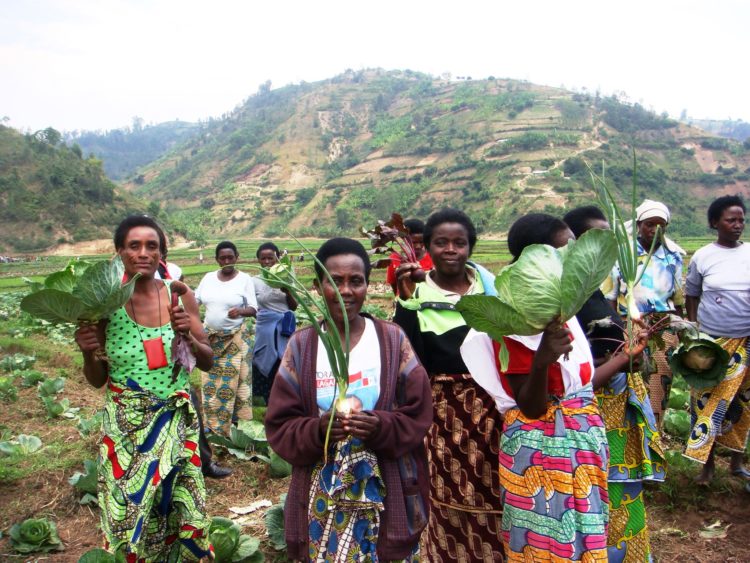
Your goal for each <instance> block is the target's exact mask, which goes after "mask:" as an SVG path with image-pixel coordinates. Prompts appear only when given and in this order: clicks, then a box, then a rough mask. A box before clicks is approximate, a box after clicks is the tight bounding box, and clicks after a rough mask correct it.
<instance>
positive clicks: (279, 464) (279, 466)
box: [268, 450, 292, 479]
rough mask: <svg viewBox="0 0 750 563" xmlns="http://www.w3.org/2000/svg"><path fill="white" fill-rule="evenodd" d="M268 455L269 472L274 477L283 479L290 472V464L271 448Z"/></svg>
mask: <svg viewBox="0 0 750 563" xmlns="http://www.w3.org/2000/svg"><path fill="white" fill-rule="evenodd" d="M268 457H269V464H268V465H269V474H270V475H271V477H273V478H275V479H283V478H284V477H289V476H290V475H291V474H292V464H291V463H289V462H288V461H286V460H285V459H284V458H282V457H281V456H280V455H279V454H277V453H276V452H275V451H273V450H271V451H270V455H269V456H268Z"/></svg>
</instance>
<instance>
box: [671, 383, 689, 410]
mask: <svg viewBox="0 0 750 563" xmlns="http://www.w3.org/2000/svg"><path fill="white" fill-rule="evenodd" d="M667 406H668V407H669V408H670V409H678V410H685V409H686V408H688V406H690V393H689V392H688V391H683V390H682V389H675V388H674V387H672V390H671V391H670V393H669V403H668V405H667Z"/></svg>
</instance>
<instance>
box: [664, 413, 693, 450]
mask: <svg viewBox="0 0 750 563" xmlns="http://www.w3.org/2000/svg"><path fill="white" fill-rule="evenodd" d="M691 428H692V425H691V424H690V413H689V412H687V411H684V410H676V409H667V411H666V412H665V413H664V430H665V431H666V432H667V433H669V434H671V435H672V436H674V437H675V438H679V439H680V440H682V441H685V442H686V441H687V439H688V438H689V437H690V430H691Z"/></svg>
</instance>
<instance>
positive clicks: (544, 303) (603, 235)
mask: <svg viewBox="0 0 750 563" xmlns="http://www.w3.org/2000/svg"><path fill="white" fill-rule="evenodd" d="M616 260H617V241H616V240H615V235H614V233H613V232H612V231H605V230H601V229H591V230H589V231H587V232H585V233H584V234H583V235H581V238H579V239H578V240H575V241H570V242H568V244H567V246H564V247H562V248H553V247H552V246H549V245H546V244H532V245H530V246H527V247H526V248H525V249H524V250H523V252H522V253H521V255H520V256H519V258H518V260H517V261H516V262H514V263H513V264H510V265H508V266H506V267H505V268H503V269H502V270H501V271H500V273H499V274H498V276H497V278H495V289H496V290H497V297H494V296H488V295H465V296H463V297H462V298H461V300H460V301H459V302H458V304H457V305H456V308H457V309H458V310H459V311H460V312H461V314H462V315H463V317H464V319H465V320H466V324H467V325H469V326H470V327H472V328H474V329H476V330H478V331H481V332H486V333H487V334H488V335H489V336H490V337H491V338H492V339H493V340H496V341H498V342H500V343H501V363H503V364H504V366H505V365H507V363H504V362H503V360H504V359H505V360H507V357H505V358H503V350H504V348H502V343H503V339H502V337H503V336H509V335H512V334H515V335H519V336H530V335H533V334H539V333H540V332H542V331H543V330H544V329H545V327H546V326H547V325H548V324H549V323H550V322H552V321H553V320H555V319H559V320H561V321H566V320H568V319H569V318H571V317H573V316H574V315H575V314H576V313H578V311H579V310H580V309H581V307H582V306H583V304H584V303H585V302H586V300H587V299H588V298H589V297H591V295H592V294H593V293H594V292H595V291H596V290H597V289H598V288H599V286H600V285H601V284H602V282H603V281H604V280H605V279H606V277H607V276H608V275H609V273H610V272H611V271H612V267H613V266H614V264H615V261H616Z"/></svg>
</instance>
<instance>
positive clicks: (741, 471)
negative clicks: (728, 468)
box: [732, 467, 750, 481]
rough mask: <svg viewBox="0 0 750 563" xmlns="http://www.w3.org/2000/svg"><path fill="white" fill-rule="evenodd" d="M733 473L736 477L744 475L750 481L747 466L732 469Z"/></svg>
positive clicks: (749, 472)
mask: <svg viewBox="0 0 750 563" xmlns="http://www.w3.org/2000/svg"><path fill="white" fill-rule="evenodd" d="M732 475H735V476H736V477H742V478H743V479H746V480H748V481H750V471H748V470H747V469H746V468H745V467H738V468H737V469H732Z"/></svg>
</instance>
